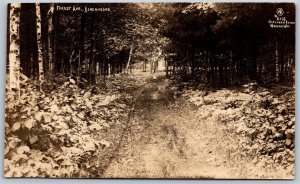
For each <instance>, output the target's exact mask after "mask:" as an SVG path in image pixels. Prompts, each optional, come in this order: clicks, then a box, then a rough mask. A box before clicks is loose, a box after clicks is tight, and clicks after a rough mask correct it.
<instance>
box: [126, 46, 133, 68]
mask: <svg viewBox="0 0 300 184" xmlns="http://www.w3.org/2000/svg"><path fill="white" fill-rule="evenodd" d="M132 51H133V45H131V46H130V51H129V57H128V61H127V65H126V72H128V71H129V70H128V69H129V65H130V60H131V57H132Z"/></svg>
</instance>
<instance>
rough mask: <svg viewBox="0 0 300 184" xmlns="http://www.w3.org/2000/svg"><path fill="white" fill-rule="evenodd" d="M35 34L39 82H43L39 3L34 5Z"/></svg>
mask: <svg viewBox="0 0 300 184" xmlns="http://www.w3.org/2000/svg"><path fill="white" fill-rule="evenodd" d="M35 6H36V33H37V48H38V64H39V81H40V83H43V82H44V79H45V76H44V63H43V49H42V48H43V47H42V24H41V21H42V20H41V8H40V3H36V5H35Z"/></svg>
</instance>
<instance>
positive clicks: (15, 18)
mask: <svg viewBox="0 0 300 184" xmlns="http://www.w3.org/2000/svg"><path fill="white" fill-rule="evenodd" d="M9 6H10V13H9V20H10V25H9V58H8V59H9V89H10V90H12V89H15V90H17V92H18V95H19V96H20V35H19V26H20V11H21V4H20V3H11V4H10V5H9Z"/></svg>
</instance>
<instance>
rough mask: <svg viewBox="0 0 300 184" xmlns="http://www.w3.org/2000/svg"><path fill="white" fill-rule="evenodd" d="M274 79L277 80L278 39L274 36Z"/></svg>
mask: <svg viewBox="0 0 300 184" xmlns="http://www.w3.org/2000/svg"><path fill="white" fill-rule="evenodd" d="M275 79H276V82H278V81H279V54H278V40H277V38H275Z"/></svg>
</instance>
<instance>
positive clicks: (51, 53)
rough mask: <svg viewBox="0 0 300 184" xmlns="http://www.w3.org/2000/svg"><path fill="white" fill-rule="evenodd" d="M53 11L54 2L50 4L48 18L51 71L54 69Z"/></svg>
mask: <svg viewBox="0 0 300 184" xmlns="http://www.w3.org/2000/svg"><path fill="white" fill-rule="evenodd" d="M53 13H54V3H51V4H50V8H49V11H48V13H47V18H48V64H49V71H50V72H52V70H53Z"/></svg>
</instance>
